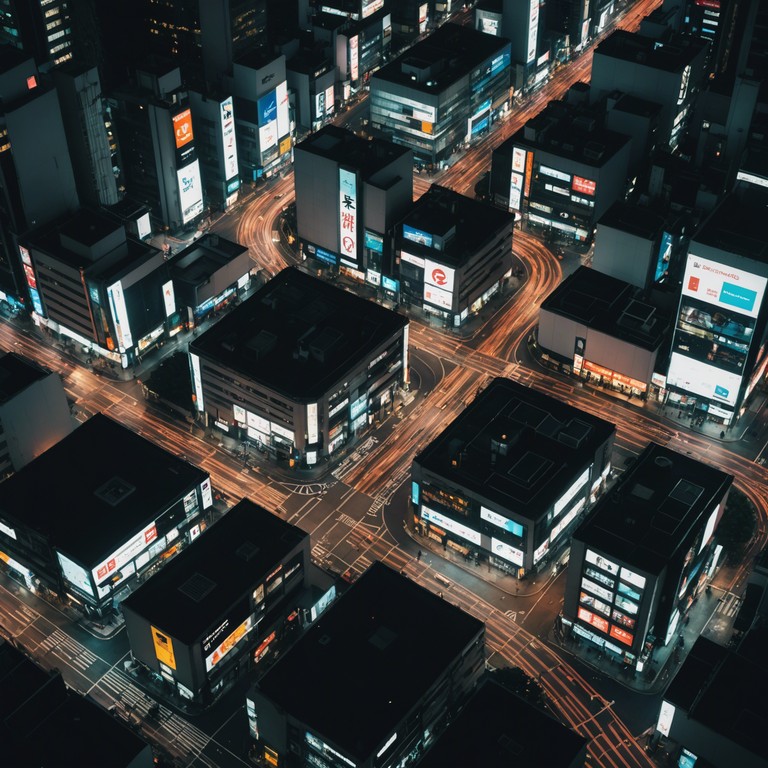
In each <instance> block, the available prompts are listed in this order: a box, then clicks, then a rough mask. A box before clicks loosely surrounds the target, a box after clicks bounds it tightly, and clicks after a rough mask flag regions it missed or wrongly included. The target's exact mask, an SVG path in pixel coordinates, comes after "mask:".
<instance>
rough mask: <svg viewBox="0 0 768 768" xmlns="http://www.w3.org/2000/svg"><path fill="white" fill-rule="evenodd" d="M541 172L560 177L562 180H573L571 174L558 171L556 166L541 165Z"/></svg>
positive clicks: (556, 177)
mask: <svg viewBox="0 0 768 768" xmlns="http://www.w3.org/2000/svg"><path fill="white" fill-rule="evenodd" d="M539 173H543V174H544V175H545V176H551V177H552V178H553V179H560V181H567V182H568V183H569V184H570V182H571V174H570V173H563V172H562V171H557V170H555V169H554V168H549V167H547V166H546V165H540V166H539Z"/></svg>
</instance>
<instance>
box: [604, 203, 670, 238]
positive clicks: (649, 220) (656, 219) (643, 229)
mask: <svg viewBox="0 0 768 768" xmlns="http://www.w3.org/2000/svg"><path fill="white" fill-rule="evenodd" d="M666 223H667V220H666V218H665V217H664V216H662V215H661V214H660V213H658V212H657V211H654V210H651V209H650V208H646V207H645V206H642V205H637V204H636V203H628V202H626V201H624V200H617V201H616V202H615V203H614V204H613V205H612V206H611V207H610V208H609V209H608V210H607V211H606V212H605V213H604V214H603V215H602V216H601V217H600V219H599V220H598V222H597V226H598V227H601V226H603V227H611V228H612V229H618V230H621V231H622V232H627V233H628V234H630V235H636V236H637V237H641V238H642V239H643V240H655V239H656V238H657V237H659V236H660V235H661V233H662V232H663V231H664V228H665V226H666ZM598 237H599V235H598Z"/></svg>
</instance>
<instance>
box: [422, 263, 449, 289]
mask: <svg viewBox="0 0 768 768" xmlns="http://www.w3.org/2000/svg"><path fill="white" fill-rule="evenodd" d="M453 278H454V270H453V269H451V268H450V267H446V266H444V265H443V264H438V263H437V262H436V261H432V260H431V259H424V282H425V283H429V284H430V285H435V286H437V287H438V288H442V289H443V290H444V291H448V293H453Z"/></svg>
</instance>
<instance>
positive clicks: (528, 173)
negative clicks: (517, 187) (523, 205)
mask: <svg viewBox="0 0 768 768" xmlns="http://www.w3.org/2000/svg"><path fill="white" fill-rule="evenodd" d="M532 177H533V152H529V153H528V157H526V158H525V189H524V191H523V194H524V195H525V196H526V197H530V194H531V178H532Z"/></svg>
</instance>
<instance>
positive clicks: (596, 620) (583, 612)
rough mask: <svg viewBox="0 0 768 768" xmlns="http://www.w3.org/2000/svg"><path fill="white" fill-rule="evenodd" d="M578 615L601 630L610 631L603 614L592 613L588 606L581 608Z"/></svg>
mask: <svg viewBox="0 0 768 768" xmlns="http://www.w3.org/2000/svg"><path fill="white" fill-rule="evenodd" d="M578 616H579V618H580V619H581V620H582V621H586V622H587V624H591V625H592V626H593V627H595V628H596V629H599V630H600V631H601V632H607V631H608V621H607V620H606V619H604V618H603V617H602V616H598V615H597V614H594V613H592V611H588V610H587V609H586V608H579V612H578Z"/></svg>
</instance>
